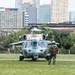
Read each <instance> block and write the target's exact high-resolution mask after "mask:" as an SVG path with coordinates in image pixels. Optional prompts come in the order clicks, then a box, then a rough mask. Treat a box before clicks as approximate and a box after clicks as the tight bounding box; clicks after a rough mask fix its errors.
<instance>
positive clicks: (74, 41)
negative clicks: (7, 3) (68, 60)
mask: <svg viewBox="0 0 75 75" xmlns="http://www.w3.org/2000/svg"><path fill="white" fill-rule="evenodd" d="M29 33H31V32H30V31H29V29H22V30H19V31H18V32H12V33H11V34H9V35H7V36H3V35H2V36H0V50H1V49H7V48H10V44H11V43H13V42H18V41H19V36H22V35H23V34H29ZM39 33H41V34H48V37H47V40H50V41H53V40H55V41H56V42H58V43H59V44H60V48H59V53H63V54H68V53H69V54H75V32H69V31H59V30H53V29H49V28H44V29H43V31H42V32H39Z"/></svg>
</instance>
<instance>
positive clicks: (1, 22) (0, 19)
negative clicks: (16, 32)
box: [0, 8, 23, 28]
mask: <svg viewBox="0 0 75 75" xmlns="http://www.w3.org/2000/svg"><path fill="white" fill-rule="evenodd" d="M22 14H23V13H22V11H18V9H17V8H3V9H2V8H1V9H0V28H23V24H22V23H23V22H22V21H23V20H22V19H23V15H22Z"/></svg>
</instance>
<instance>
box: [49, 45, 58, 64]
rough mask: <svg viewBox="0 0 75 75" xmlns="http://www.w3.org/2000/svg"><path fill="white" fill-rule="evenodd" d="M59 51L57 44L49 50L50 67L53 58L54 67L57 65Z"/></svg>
mask: <svg viewBox="0 0 75 75" xmlns="http://www.w3.org/2000/svg"><path fill="white" fill-rule="evenodd" d="M57 51H58V47H57V45H56V44H53V45H51V47H50V48H49V53H50V57H49V61H48V65H50V63H51V59H52V58H53V65H55V59H56V54H57Z"/></svg>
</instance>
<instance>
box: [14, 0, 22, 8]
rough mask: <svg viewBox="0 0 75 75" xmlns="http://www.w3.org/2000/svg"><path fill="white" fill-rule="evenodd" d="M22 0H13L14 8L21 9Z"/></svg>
mask: <svg viewBox="0 0 75 75" xmlns="http://www.w3.org/2000/svg"><path fill="white" fill-rule="evenodd" d="M21 5H22V0H15V8H21Z"/></svg>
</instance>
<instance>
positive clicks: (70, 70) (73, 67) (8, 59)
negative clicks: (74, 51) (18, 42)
mask: <svg viewBox="0 0 75 75" xmlns="http://www.w3.org/2000/svg"><path fill="white" fill-rule="evenodd" d="M18 58H19V54H0V75H75V55H57V61H56V65H53V64H52V63H51V65H48V62H47V61H46V60H45V59H38V60H37V61H35V62H34V61H31V59H25V60H23V61H18Z"/></svg>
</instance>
